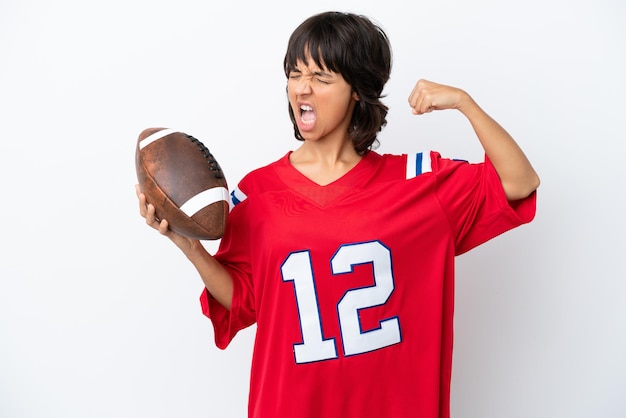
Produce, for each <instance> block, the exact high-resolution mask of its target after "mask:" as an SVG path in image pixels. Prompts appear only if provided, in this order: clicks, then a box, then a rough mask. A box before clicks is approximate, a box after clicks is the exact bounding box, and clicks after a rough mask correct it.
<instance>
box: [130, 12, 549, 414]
mask: <svg viewBox="0 0 626 418" xmlns="http://www.w3.org/2000/svg"><path fill="white" fill-rule="evenodd" d="M284 69H285V74H286V76H287V94H288V98H289V114H290V117H291V120H292V121H293V126H294V131H295V136H296V138H297V139H298V140H300V141H302V143H301V145H300V146H299V147H298V148H297V149H296V150H295V151H293V152H288V153H286V154H285V156H284V157H282V158H281V159H280V160H278V161H276V162H274V163H272V164H269V165H268V166H265V167H262V168H259V169H257V170H254V171H252V172H251V173H249V174H248V175H247V176H245V178H244V179H243V180H242V181H241V182H240V183H239V185H238V187H236V188H235V190H234V191H233V196H234V203H235V204H236V205H235V206H234V208H233V209H232V211H231V213H230V215H229V220H228V224H227V227H226V231H225V234H224V237H223V238H222V240H221V242H220V248H219V250H218V252H217V253H216V254H215V256H211V255H210V254H208V253H207V251H206V250H205V249H204V247H203V246H202V245H201V243H200V242H198V241H195V240H191V239H188V238H186V237H183V236H180V235H177V234H175V233H173V232H172V231H170V230H169V229H168V223H167V220H160V221H158V220H157V219H156V218H155V216H154V207H153V206H152V205H151V204H150V203H149V202H146V199H145V196H144V195H143V194H142V193H141V190H138V198H139V203H140V213H141V215H142V216H143V217H145V219H146V222H147V223H148V224H149V225H150V226H152V227H153V228H155V229H157V230H158V231H159V232H160V233H161V234H163V235H165V236H167V237H169V238H170V239H171V240H172V241H173V242H174V243H175V244H176V245H177V246H178V247H179V248H180V249H181V250H182V251H183V253H184V254H185V255H186V256H187V257H188V259H189V260H190V261H191V262H192V263H193V265H194V266H195V267H196V269H197V270H198V272H199V274H200V277H201V278H202V280H203V282H204V285H205V287H206V289H205V290H204V292H203V294H202V297H201V303H202V308H203V312H204V313H205V314H206V315H207V316H208V317H209V318H210V319H211V321H212V323H213V325H214V329H215V339H216V344H217V345H218V346H219V347H220V348H225V347H226V346H227V345H228V344H229V342H230V341H231V340H232V338H233V337H234V336H235V335H236V333H237V332H238V331H239V330H241V329H243V328H245V327H248V326H250V325H251V324H254V323H256V324H257V334H256V340H255V346H254V355H253V361H252V370H251V382H250V398H249V401H250V403H249V416H250V417H263V418H267V417H271V418H294V417H298V418H309V417H310V418H313V417H315V418H319V417H325V418H326V417H341V418H351V417H355V418H356V417H358V418H367V417H385V418H400V417H421V418H425V417H432V418H436V417H437V418H439V417H448V416H449V394H450V377H451V367H452V322H453V302H454V257H455V256H456V255H458V254H461V253H464V252H466V251H468V250H470V249H472V248H474V247H476V246H477V245H479V244H481V243H484V242H485V241H487V240H489V239H491V238H493V237H495V236H497V235H499V234H502V233H504V232H506V231H508V230H510V229H512V228H515V227H517V226H519V225H521V224H524V223H527V222H530V221H531V220H532V219H533V217H534V214H535V189H536V188H537V187H538V185H539V179H538V176H537V174H536V173H535V171H534V170H533V168H532V166H531V164H530V163H529V161H528V160H527V158H526V156H525V155H524V153H523V152H522V151H521V149H520V148H519V147H518V145H517V144H516V142H515V141H514V140H513V138H511V136H510V135H509V134H508V133H507V132H506V131H505V130H504V129H503V128H502V127H501V126H500V125H499V124H498V123H496V122H495V121H494V120H493V119H492V118H491V117H489V116H488V115H487V114H486V113H485V112H484V111H483V110H482V109H481V108H480V107H479V106H478V105H477V104H476V103H475V102H474V101H473V99H472V98H471V97H470V96H469V95H468V94H467V93H466V92H465V91H463V90H460V89H457V88H454V87H450V86H445V85H441V84H436V83H433V82H430V81H426V80H420V81H418V82H417V84H416V86H415V88H414V89H413V91H412V92H411V94H410V96H409V105H410V107H411V109H412V112H413V113H414V114H416V115H421V114H424V113H428V112H431V111H433V110H444V109H456V110H458V111H460V112H461V113H462V114H464V115H465V116H466V117H467V118H468V120H469V122H470V123H471V125H472V127H473V129H474V131H475V134H476V136H477V138H478V141H479V142H480V144H481V145H482V147H483V148H484V150H485V154H486V158H485V161H484V162H482V163H477V164H470V163H468V162H463V161H458V160H451V159H446V158H443V157H442V156H440V155H439V154H438V153H437V152H424V153H416V154H409V155H388V154H385V155H380V154H378V153H376V152H375V151H373V150H372V149H373V147H374V146H375V144H376V141H377V134H378V132H379V131H380V130H381V129H382V127H383V126H385V124H386V115H387V107H386V106H385V105H384V104H383V103H382V102H381V100H380V99H381V95H382V91H383V87H384V86H385V83H386V82H387V80H388V79H389V74H390V71H391V49H390V45H389V42H388V39H387V36H386V35H385V33H384V32H383V30H381V28H379V27H378V26H376V25H375V24H374V23H372V21H370V20H369V19H368V18H366V17H364V16H359V15H355V14H347V13H338V12H328V13H321V14H318V15H315V16H312V17H310V18H309V19H307V20H306V21H304V22H303V23H302V24H301V25H300V26H299V27H298V28H297V29H296V30H295V31H294V33H293V34H292V36H291V38H290V40H289V43H288V48H287V52H286V55H285V60H284Z"/></svg>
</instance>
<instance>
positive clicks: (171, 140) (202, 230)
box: [135, 128, 230, 240]
mask: <svg viewBox="0 0 626 418" xmlns="http://www.w3.org/2000/svg"><path fill="white" fill-rule="evenodd" d="M135 166H136V169H137V179H138V180H139V185H140V187H141V191H142V192H143V193H144V194H145V195H146V200H147V201H148V203H151V204H152V205H154V207H155V209H156V216H157V218H158V219H166V220H167V221H168V224H169V228H170V229H171V230H172V231H174V232H177V233H179V234H181V235H184V236H187V237H190V238H194V239H201V240H216V239H219V238H221V237H222V235H223V233H224V228H225V226H226V219H227V217H228V213H229V210H230V206H229V194H228V185H227V183H226V178H225V176H224V173H223V172H222V169H221V167H220V165H219V164H218V162H217V160H216V159H215V157H214V156H213V155H212V154H211V152H210V151H209V149H208V148H207V147H206V146H205V145H204V144H203V143H202V142H200V141H199V140H198V139H196V138H194V137H193V136H191V135H188V134H186V133H183V132H178V131H175V130H173V129H167V128H148V129H145V130H143V131H142V132H141V134H140V135H139V138H138V139H137V148H136V151H135Z"/></svg>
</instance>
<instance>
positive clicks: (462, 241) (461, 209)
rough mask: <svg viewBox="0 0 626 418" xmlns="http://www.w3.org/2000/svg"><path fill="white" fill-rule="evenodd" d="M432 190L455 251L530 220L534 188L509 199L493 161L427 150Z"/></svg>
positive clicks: (466, 249)
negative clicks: (452, 157) (457, 157)
mask: <svg viewBox="0 0 626 418" xmlns="http://www.w3.org/2000/svg"><path fill="white" fill-rule="evenodd" d="M430 157H431V164H432V171H433V173H434V174H435V175H436V194H437V199H438V200H439V202H440V204H441V206H442V208H443V210H444V212H445V214H446V216H447V218H448V221H449V223H450V226H451V228H452V233H453V234H454V236H455V251H456V254H457V255H460V254H463V253H465V252H467V251H469V250H471V249H472V248H475V247H476V246H478V245H480V244H482V243H484V242H486V241H488V240H490V239H492V238H495V237H496V236H498V235H500V234H502V233H504V232H506V231H508V230H511V229H513V228H515V227H517V226H520V225H522V224H525V223H528V222H530V221H532V219H533V218H534V216H535V210H536V199H537V195H536V192H533V193H532V194H531V195H529V196H528V197H526V198H525V199H522V200H518V201H514V202H509V201H508V200H507V198H506V195H505V193H504V189H503V187H502V183H501V182H500V178H499V177H498V173H497V172H496V170H495V168H494V166H493V164H492V163H491V161H490V160H489V158H488V157H487V156H485V161H484V162H482V163H477V164H473V163H468V162H466V161H459V160H450V159H444V158H441V156H440V155H439V154H438V153H436V152H431V155H430Z"/></svg>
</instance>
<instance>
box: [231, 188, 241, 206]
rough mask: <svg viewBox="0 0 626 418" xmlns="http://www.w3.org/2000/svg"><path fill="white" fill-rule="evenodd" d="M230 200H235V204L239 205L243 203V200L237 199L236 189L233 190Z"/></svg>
mask: <svg viewBox="0 0 626 418" xmlns="http://www.w3.org/2000/svg"><path fill="white" fill-rule="evenodd" d="M230 200H232V201H233V205H238V204H240V203H241V200H239V199H237V198H236V197H235V191H234V190H233V191H232V192H230Z"/></svg>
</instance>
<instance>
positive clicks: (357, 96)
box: [352, 91, 361, 102]
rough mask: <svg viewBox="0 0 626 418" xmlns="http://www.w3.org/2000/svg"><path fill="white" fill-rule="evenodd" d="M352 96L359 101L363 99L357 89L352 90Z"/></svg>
mask: <svg viewBox="0 0 626 418" xmlns="http://www.w3.org/2000/svg"><path fill="white" fill-rule="evenodd" d="M352 98H353V99H354V100H356V101H357V102H358V101H359V100H361V98H360V97H359V95H358V94H357V92H356V91H353V92H352Z"/></svg>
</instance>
